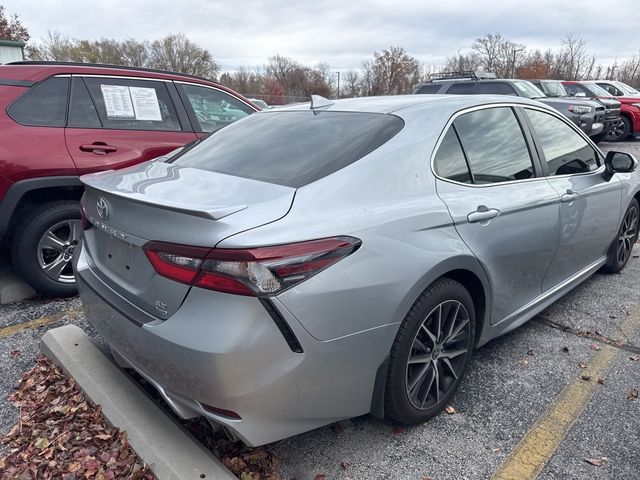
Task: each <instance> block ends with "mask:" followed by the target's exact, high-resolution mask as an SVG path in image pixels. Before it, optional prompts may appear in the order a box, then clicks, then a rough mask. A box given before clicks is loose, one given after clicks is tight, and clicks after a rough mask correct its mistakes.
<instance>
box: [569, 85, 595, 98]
mask: <svg viewBox="0 0 640 480" xmlns="http://www.w3.org/2000/svg"><path fill="white" fill-rule="evenodd" d="M564 89H565V90H566V91H567V93H568V94H569V95H570V96H572V97H575V96H576V95H577V94H578V93H584V95H585V96H586V97H590V96H591V93H590V92H589V91H588V90H587V89H586V88H584V87H583V86H582V85H580V84H578V83H565V84H564Z"/></svg>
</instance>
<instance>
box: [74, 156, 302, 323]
mask: <svg viewBox="0 0 640 480" xmlns="http://www.w3.org/2000/svg"><path fill="white" fill-rule="evenodd" d="M81 180H82V182H83V183H84V184H85V185H86V190H85V195H84V197H83V201H82V204H83V209H84V214H85V216H86V217H87V219H88V220H89V222H90V223H91V224H92V226H91V228H88V229H87V230H86V231H85V232H84V239H85V240H84V247H85V248H86V249H87V253H88V254H89V258H90V262H91V263H92V264H93V265H92V266H93V267H94V270H95V271H96V273H97V274H98V275H99V276H100V278H101V279H102V280H103V281H104V282H105V283H107V284H108V285H109V286H110V287H111V288H112V289H113V290H115V291H116V292H117V293H119V294H120V295H121V296H123V297H125V298H126V299H127V300H129V301H130V302H131V303H133V304H135V305H137V306H138V307H139V308H141V309H143V310H145V311H146V312H148V313H151V314H153V315H155V316H157V317H158V318H163V319H164V318H168V317H170V316H171V315H172V314H173V313H174V312H175V311H176V310H177V309H178V307H179V306H180V304H181V303H182V301H183V299H184V297H185V296H186V294H187V293H188V291H189V288H190V285H188V284H184V283H179V282H176V281H174V280H171V279H168V278H165V277H163V276H161V275H159V274H158V273H157V272H156V271H155V270H154V268H153V266H152V264H151V263H150V261H149V259H148V258H147V256H146V254H145V252H144V250H143V247H144V245H145V244H146V243H148V242H151V241H154V242H166V243H175V244H180V245H191V246H199V247H207V248H213V247H214V246H215V245H216V244H217V243H218V242H220V241H221V240H223V239H224V238H226V237H228V236H230V235H233V234H235V233H238V232H240V231H244V230H248V229H251V228H255V227H258V226H260V225H264V224H266V223H270V222H273V221H275V220H278V219H279V218H282V217H283V216H285V215H286V214H287V212H288V211H289V209H290V207H291V203H292V201H293V198H294V194H295V189H294V188H290V187H285V186H281V185H275V184H271V183H266V182H260V181H256V180H250V179H246V178H241V177H236V176H231V175H225V174H222V173H216V172H211V171H205V170H200V169H196V168H190V167H182V166H179V165H172V164H167V163H164V162H162V161H153V162H147V163H144V164H140V165H137V166H135V167H131V168H128V169H125V170H121V171H110V172H101V173H96V174H91V175H85V176H83V177H81Z"/></svg>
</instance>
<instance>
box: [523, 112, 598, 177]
mask: <svg viewBox="0 0 640 480" xmlns="http://www.w3.org/2000/svg"><path fill="white" fill-rule="evenodd" d="M527 115H528V116H529V119H530V120H531V123H532V124H533V129H534V130H535V132H536V133H537V136H538V141H539V142H540V144H541V145H542V151H543V153H544V157H545V159H546V160H547V165H548V167H549V175H570V174H576V173H585V172H590V171H592V170H597V169H598V167H599V166H600V161H599V159H598V156H597V154H596V152H595V150H594V149H593V148H591V145H589V144H588V143H587V141H586V140H585V139H584V138H582V137H581V136H580V135H579V134H578V132H576V131H575V130H574V129H573V128H571V127H570V126H569V125H567V124H566V123H564V122H563V121H562V120H560V119H559V118H556V117H554V116H553V115H549V114H548V113H545V112H541V111H539V110H531V109H527Z"/></svg>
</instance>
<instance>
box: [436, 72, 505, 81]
mask: <svg viewBox="0 0 640 480" xmlns="http://www.w3.org/2000/svg"><path fill="white" fill-rule="evenodd" d="M488 78H497V77H496V74H495V73H491V72H480V71H477V72H474V71H473V70H462V71H459V72H438V73H431V74H430V75H429V81H431V82H443V81H446V80H483V79H488Z"/></svg>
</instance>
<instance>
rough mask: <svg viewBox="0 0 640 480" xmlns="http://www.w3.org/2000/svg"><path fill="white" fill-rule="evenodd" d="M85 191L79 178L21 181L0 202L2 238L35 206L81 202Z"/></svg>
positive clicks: (0, 231)
mask: <svg viewBox="0 0 640 480" xmlns="http://www.w3.org/2000/svg"><path fill="white" fill-rule="evenodd" d="M83 191H84V189H83V187H82V183H81V182H80V179H79V178H78V177H74V176H64V177H45V178H33V179H27V180H20V181H18V182H16V183H14V184H13V185H11V187H10V188H9V190H8V191H7V193H6V194H5V196H4V198H3V199H2V201H1V202H0V236H8V235H10V234H11V232H12V231H13V229H14V228H15V226H16V224H17V222H18V219H19V218H21V217H22V214H24V213H26V212H27V211H29V210H30V209H31V208H32V207H33V206H35V205H39V204H42V203H45V202H49V201H56V200H80V197H81V196H82V192H83Z"/></svg>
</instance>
